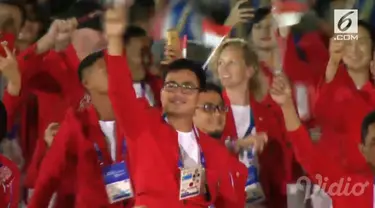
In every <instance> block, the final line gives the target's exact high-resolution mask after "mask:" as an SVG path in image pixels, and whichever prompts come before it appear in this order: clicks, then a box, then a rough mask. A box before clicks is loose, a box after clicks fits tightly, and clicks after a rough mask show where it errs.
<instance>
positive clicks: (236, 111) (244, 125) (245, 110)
mask: <svg viewBox="0 0 375 208" xmlns="http://www.w3.org/2000/svg"><path fill="white" fill-rule="evenodd" d="M231 107H232V112H233V117H234V123H235V125H236V131H237V136H238V139H243V138H244V136H245V134H246V132H247V130H248V129H249V126H250V122H251V115H250V113H251V108H250V106H249V105H246V106H242V105H231ZM255 133H256V129H255V126H254V128H253V129H252V130H251V134H255ZM249 151H252V150H251V149H250V150H244V151H242V152H240V154H239V160H240V161H241V162H242V163H243V164H245V165H246V167H249V166H250V160H249V158H248V157H247V154H248V152H249ZM254 164H257V159H256V155H254Z"/></svg>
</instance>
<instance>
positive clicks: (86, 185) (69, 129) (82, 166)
mask: <svg viewBox="0 0 375 208" xmlns="http://www.w3.org/2000/svg"><path fill="white" fill-rule="evenodd" d="M103 57H104V52H103V51H99V52H95V53H93V54H91V55H89V56H87V57H86V58H85V59H84V60H83V61H82V62H81V64H80V66H79V70H78V73H79V78H80V80H81V82H82V84H83V85H84V87H85V89H86V91H87V92H88V94H89V95H90V103H89V102H88V103H85V105H81V106H80V108H78V109H77V108H71V109H70V110H68V112H67V114H66V117H65V119H64V121H63V122H62V124H61V125H60V127H59V131H58V133H57V135H56V137H55V138H54V141H53V143H52V145H51V147H50V149H49V151H48V152H47V154H46V156H45V157H44V159H43V162H42V165H41V170H40V173H39V177H38V179H37V182H36V187H35V191H34V194H33V196H32V198H31V200H30V203H29V206H28V207H30V208H33V207H35V208H43V207H47V206H48V204H49V201H50V198H51V196H52V194H53V193H54V191H56V190H57V188H58V187H59V185H60V183H62V182H64V181H67V182H70V185H71V186H72V189H73V190H74V194H75V205H74V206H75V207H103V208H104V207H106V208H120V207H124V206H125V207H129V208H130V207H133V206H134V201H135V199H136V195H135V193H136V192H135V191H136V188H137V186H136V185H137V183H138V182H137V180H136V179H135V177H133V176H135V174H136V172H135V171H136V166H141V165H142V163H139V162H138V157H137V154H138V153H137V152H141V153H144V152H145V151H149V150H148V149H144V150H143V152H142V151H141V150H138V149H137V148H138V147H139V144H138V143H137V142H136V141H134V140H131V138H129V137H124V133H123V131H122V129H121V128H119V126H118V124H117V122H116V120H115V114H114V112H113V110H112V106H111V103H110V100H109V98H108V95H107V93H106V91H107V80H106V71H105V70H103V69H104V68H103V67H105V61H104V59H103ZM142 145H144V144H142ZM66 175H73V178H72V179H73V180H66ZM116 190H119V192H117V191H116ZM56 205H57V206H61V205H60V204H56ZM71 206H73V205H71Z"/></svg>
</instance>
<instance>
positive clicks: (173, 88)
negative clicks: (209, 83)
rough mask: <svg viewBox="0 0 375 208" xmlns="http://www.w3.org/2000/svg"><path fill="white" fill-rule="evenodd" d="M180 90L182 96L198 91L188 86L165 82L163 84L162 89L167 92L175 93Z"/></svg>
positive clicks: (196, 88)
mask: <svg viewBox="0 0 375 208" xmlns="http://www.w3.org/2000/svg"><path fill="white" fill-rule="evenodd" d="M179 88H180V89H181V92H182V93H183V94H193V93H194V92H196V91H198V90H199V88H198V87H195V86H193V85H190V84H177V83H175V82H166V83H164V86H163V89H164V90H165V91H167V92H177V90H178V89H179Z"/></svg>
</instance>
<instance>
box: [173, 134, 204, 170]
mask: <svg viewBox="0 0 375 208" xmlns="http://www.w3.org/2000/svg"><path fill="white" fill-rule="evenodd" d="M193 131H194V135H195V138H196V140H197V143H198V140H199V137H198V133H197V129H196V128H195V127H194V129H193ZM198 147H199V155H200V163H201V165H202V167H203V168H206V159H205V157H204V154H203V151H202V148H201V146H200V145H199V143H198ZM178 168H180V169H182V168H184V164H183V162H182V154H181V150H180V151H179V158H178Z"/></svg>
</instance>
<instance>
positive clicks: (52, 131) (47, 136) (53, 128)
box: [44, 123, 60, 147]
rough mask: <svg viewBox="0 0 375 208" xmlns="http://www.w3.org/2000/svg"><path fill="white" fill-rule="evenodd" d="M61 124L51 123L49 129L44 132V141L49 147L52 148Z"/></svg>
mask: <svg viewBox="0 0 375 208" xmlns="http://www.w3.org/2000/svg"><path fill="white" fill-rule="evenodd" d="M59 127H60V124H59V123H50V124H49V125H48V127H47V129H46V130H45V131H44V141H45V142H46V144H47V146H48V147H51V145H52V142H53V139H54V138H55V136H56V134H57V132H58V130H59Z"/></svg>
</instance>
